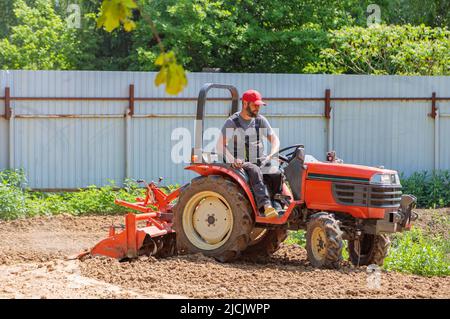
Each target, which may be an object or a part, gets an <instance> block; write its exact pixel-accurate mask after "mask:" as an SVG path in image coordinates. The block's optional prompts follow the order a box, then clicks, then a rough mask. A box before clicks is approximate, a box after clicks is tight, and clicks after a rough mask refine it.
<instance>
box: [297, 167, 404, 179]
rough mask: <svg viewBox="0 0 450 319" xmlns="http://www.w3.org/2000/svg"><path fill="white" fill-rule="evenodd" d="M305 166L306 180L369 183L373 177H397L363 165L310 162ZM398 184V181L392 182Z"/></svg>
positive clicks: (389, 171)
mask: <svg viewBox="0 0 450 319" xmlns="http://www.w3.org/2000/svg"><path fill="white" fill-rule="evenodd" d="M306 165H307V167H308V168H307V172H308V175H307V179H321V180H342V181H353V182H359V183H369V182H370V180H371V178H372V177H373V176H374V175H380V174H381V175H389V176H397V177H394V178H398V175H397V172H396V171H393V170H388V169H382V168H377V167H370V166H364V165H353V164H341V163H324V162H312V163H306ZM393 182H394V183H397V182H398V183H399V181H394V180H393Z"/></svg>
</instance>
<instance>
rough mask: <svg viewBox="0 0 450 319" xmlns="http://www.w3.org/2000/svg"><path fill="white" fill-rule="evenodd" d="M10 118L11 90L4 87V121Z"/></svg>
mask: <svg viewBox="0 0 450 319" xmlns="http://www.w3.org/2000/svg"><path fill="white" fill-rule="evenodd" d="M10 118H11V90H10V88H9V86H7V87H5V119H7V120H9V119H10Z"/></svg>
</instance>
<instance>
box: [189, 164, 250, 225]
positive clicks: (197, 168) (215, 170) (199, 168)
mask: <svg viewBox="0 0 450 319" xmlns="http://www.w3.org/2000/svg"><path fill="white" fill-rule="evenodd" d="M184 169H187V170H190V171H194V172H196V173H198V174H200V175H202V176H209V175H221V176H228V177H230V178H232V179H233V180H234V181H236V183H238V184H239V186H240V187H241V188H242V189H243V190H244V192H245V194H246V195H247V198H248V199H249V200H250V204H251V205H252V208H253V213H254V216H255V217H257V216H258V209H257V207H256V203H255V199H254V198H253V193H252V191H251V189H250V186H249V185H248V184H247V183H246V181H245V180H244V179H243V178H242V177H241V176H239V175H238V174H237V173H235V172H233V171H232V170H230V169H227V168H226V167H222V166H218V165H214V164H195V165H190V166H187V167H185V168H184Z"/></svg>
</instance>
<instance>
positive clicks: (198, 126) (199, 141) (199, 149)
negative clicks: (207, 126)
mask: <svg viewBox="0 0 450 319" xmlns="http://www.w3.org/2000/svg"><path fill="white" fill-rule="evenodd" d="M210 89H225V90H228V91H230V93H231V111H230V113H229V115H231V114H234V113H236V112H237V111H238V107H239V93H238V90H237V89H236V88H235V87H234V86H232V85H225V84H217V83H206V84H204V85H203V86H202V88H201V89H200V92H199V94H198V99H197V117H196V121H195V144H194V145H195V146H194V148H193V149H192V155H197V156H198V157H197V158H198V159H201V158H202V153H203V122H204V119H205V104H206V100H207V94H208V91H209V90H210Z"/></svg>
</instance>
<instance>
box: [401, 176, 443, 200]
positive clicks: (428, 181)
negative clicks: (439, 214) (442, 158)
mask: <svg viewBox="0 0 450 319" xmlns="http://www.w3.org/2000/svg"><path fill="white" fill-rule="evenodd" d="M403 176H404V175H403V174H402V175H401V183H402V186H403V193H404V194H412V195H414V196H416V197H417V206H418V207H420V208H438V207H446V206H449V205H450V171H433V172H432V173H428V172H427V171H422V172H415V173H414V174H412V175H411V176H410V177H408V178H404V177H403Z"/></svg>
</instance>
